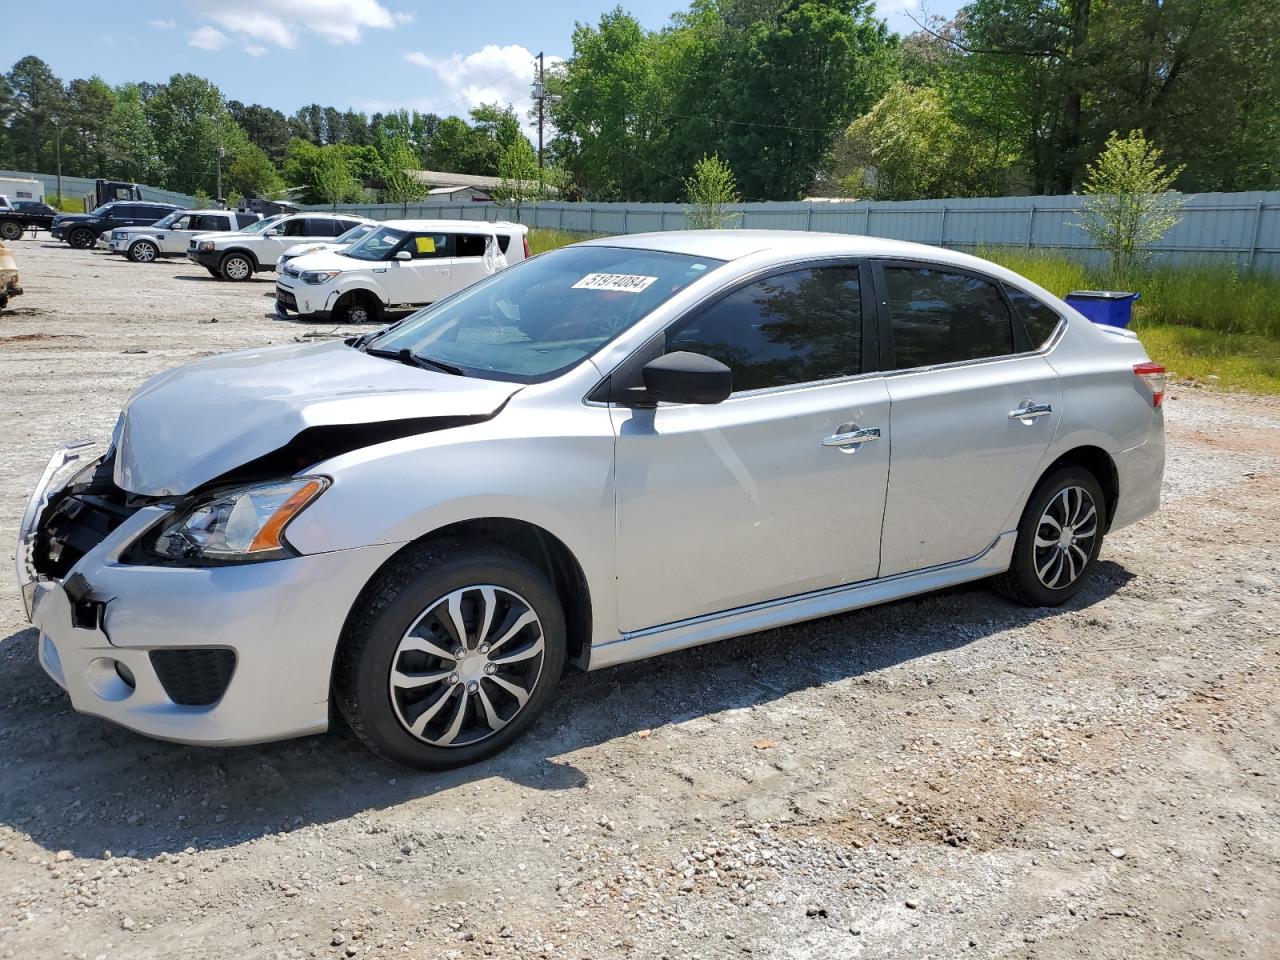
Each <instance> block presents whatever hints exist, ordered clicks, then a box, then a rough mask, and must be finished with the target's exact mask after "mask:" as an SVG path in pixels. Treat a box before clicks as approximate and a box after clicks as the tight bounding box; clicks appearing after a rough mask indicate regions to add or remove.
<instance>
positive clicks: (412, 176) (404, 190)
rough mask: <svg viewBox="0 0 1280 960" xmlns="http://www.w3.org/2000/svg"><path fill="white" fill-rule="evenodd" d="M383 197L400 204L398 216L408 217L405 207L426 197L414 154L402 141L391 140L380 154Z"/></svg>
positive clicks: (427, 188)
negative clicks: (399, 214)
mask: <svg viewBox="0 0 1280 960" xmlns="http://www.w3.org/2000/svg"><path fill="white" fill-rule="evenodd" d="M381 160H382V183H383V197H384V199H385V200H386V201H387V202H388V203H398V204H400V212H401V214H402V215H404V216H408V215H409V204H411V203H417V202H418V201H420V200H422V199H424V198H425V197H426V196H427V193H428V191H429V190H430V189H431V188H430V186H429V185H428V184H427V183H426V182H425V181H424V180H423V179H422V178H421V177H420V176H418V173H419V172H420V170H421V167H420V166H419V163H418V154H417V151H415V150H414V149H413V147H412V146H410V144H409V141H408V140H407V139H406V138H405V137H400V136H396V137H392V138H391V139H390V140H388V141H387V142H386V144H385V145H384V146H383V147H382V150H381Z"/></svg>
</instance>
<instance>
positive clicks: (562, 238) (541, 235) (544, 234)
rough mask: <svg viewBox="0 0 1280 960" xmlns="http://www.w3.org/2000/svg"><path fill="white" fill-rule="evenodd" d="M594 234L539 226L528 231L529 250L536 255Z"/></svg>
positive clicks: (586, 238)
mask: <svg viewBox="0 0 1280 960" xmlns="http://www.w3.org/2000/svg"><path fill="white" fill-rule="evenodd" d="M594 236H597V234H591V233H570V232H569V231H568V230H549V229H544V228H541V227H539V228H536V229H531V230H530V231H529V252H530V253H531V254H533V255H534V256H537V255H538V254H539V253H546V252H547V251H548V250H555V249H558V248H559V247H566V246H568V245H569V244H571V243H577V242H579V241H580V240H590V239H591V238H592V237H594ZM601 236H603V234H601Z"/></svg>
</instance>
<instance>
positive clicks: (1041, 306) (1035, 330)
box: [1004, 286, 1062, 350]
mask: <svg viewBox="0 0 1280 960" xmlns="http://www.w3.org/2000/svg"><path fill="white" fill-rule="evenodd" d="M1004 292H1005V293H1007V294H1008V295H1009V302H1010V303H1012V304H1013V309H1014V310H1016V311H1017V313H1018V318H1019V319H1020V320H1021V321H1022V325H1023V326H1024V327H1026V328H1027V336H1028V337H1029V338H1030V339H1031V343H1032V346H1034V347H1035V348H1036V349H1037V350H1039V349H1040V348H1041V347H1043V346H1044V345H1045V344H1046V343H1048V342H1049V338H1050V337H1051V336H1053V331H1054V330H1056V329H1058V324H1059V323H1060V322H1061V320H1062V317H1061V315H1059V313H1058V311H1056V310H1054V309H1053V308H1052V307H1050V306H1049V305H1048V304H1045V303H1041V302H1040V301H1039V300H1037V299H1036V298H1035V297H1033V296H1031V294H1029V293H1023V292H1022V291H1021V290H1019V289H1017V288H1016V287H1010V286H1006V287H1005V288H1004Z"/></svg>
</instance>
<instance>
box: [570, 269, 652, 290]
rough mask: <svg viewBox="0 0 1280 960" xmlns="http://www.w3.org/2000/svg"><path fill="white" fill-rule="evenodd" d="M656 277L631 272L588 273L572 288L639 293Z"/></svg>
mask: <svg viewBox="0 0 1280 960" xmlns="http://www.w3.org/2000/svg"><path fill="white" fill-rule="evenodd" d="M657 279H658V278H657V277H641V276H637V275H636V274H633V273H588V274H587V275H586V276H585V277H583V278H582V279H581V280H579V281H578V282H577V283H575V284H574V285H573V289H575V290H619V291H621V292H623V293H640V292H641V291H642V290H644V289H645V288H646V287H648V286H649V284H651V283H653V281H655V280H657Z"/></svg>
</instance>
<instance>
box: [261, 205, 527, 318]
mask: <svg viewBox="0 0 1280 960" xmlns="http://www.w3.org/2000/svg"><path fill="white" fill-rule="evenodd" d="M528 232H529V231H528V228H527V227H525V226H522V225H521V224H518V223H504V222H499V223H486V222H478V221H475V220H389V221H387V222H386V223H385V224H383V225H382V226H381V227H380V228H379V229H377V230H375V231H374V232H373V233H371V234H369V235H368V236H367V237H365V238H364V239H363V240H361V241H360V242H359V243H356V244H353V245H352V246H350V247H348V248H346V249H345V250H343V251H342V252H341V253H338V252H334V251H330V252H326V253H311V254H307V255H305V256H301V257H297V258H296V259H294V260H291V261H289V262H288V263H287V264H285V265H284V266H283V267H282V269H281V270H280V273H279V275H278V276H277V277H276V313H277V315H279V316H281V317H284V316H287V313H288V312H290V311H292V312H293V313H296V314H298V316H299V317H301V318H302V319H306V320H334V321H336V322H339V323H362V322H364V321H366V320H379V319H380V318H381V317H382V314H383V313H385V312H405V311H409V310H413V309H416V308H418V307H422V306H426V305H427V304H429V303H435V302H436V301H437V300H443V299H444V298H445V297H447V296H449V295H450V294H452V293H454V292H455V291H458V290H461V289H462V288H463V287H466V286H469V285H471V284H472V283H475V282H476V281H477V280H480V279H483V278H484V277H486V276H488V275H489V274H491V273H494V272H495V271H496V270H499V269H501V268H502V267H505V266H506V265H507V264H508V263H516V262H518V261H520V260H524V259H525V258H526V257H527V256H528V255H529V243H528V236H527V235H528Z"/></svg>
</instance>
